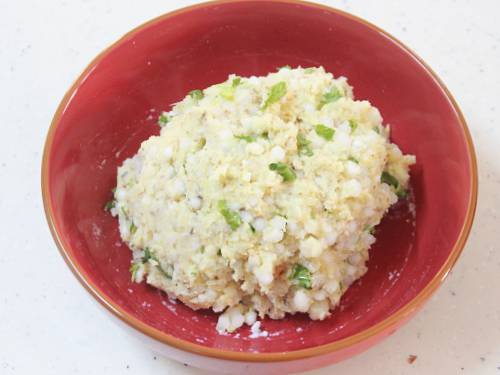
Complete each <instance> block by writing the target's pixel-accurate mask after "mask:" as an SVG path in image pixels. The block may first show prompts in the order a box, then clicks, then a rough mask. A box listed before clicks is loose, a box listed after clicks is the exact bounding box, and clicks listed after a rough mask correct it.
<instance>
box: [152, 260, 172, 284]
mask: <svg viewBox="0 0 500 375" xmlns="http://www.w3.org/2000/svg"><path fill="white" fill-rule="evenodd" d="M156 267H157V268H158V269H159V270H160V272H161V273H162V274H163V276H165V277H166V278H167V279H170V280H171V279H172V273H171V272H167V271H165V269H163V267H162V266H160V262H158V265H157V266H156Z"/></svg>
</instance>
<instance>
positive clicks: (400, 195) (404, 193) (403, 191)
mask: <svg viewBox="0 0 500 375" xmlns="http://www.w3.org/2000/svg"><path fill="white" fill-rule="evenodd" d="M396 195H397V196H398V198H406V196H407V195H408V190H406V189H403V188H402V187H401V186H400V187H399V189H398V190H396Z"/></svg>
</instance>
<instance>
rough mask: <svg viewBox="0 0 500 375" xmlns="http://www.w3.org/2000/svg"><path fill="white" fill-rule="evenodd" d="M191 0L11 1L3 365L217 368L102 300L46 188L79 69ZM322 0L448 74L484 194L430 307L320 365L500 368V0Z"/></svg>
mask: <svg viewBox="0 0 500 375" xmlns="http://www.w3.org/2000/svg"><path fill="white" fill-rule="evenodd" d="M193 3H196V2H195V1H159V0H155V1H153V0H149V1H140V2H136V1H132V0H121V1H119V0H86V1H83V0H81V1H69V0H68V1H64V0H52V1H50V0H49V1H35V0H33V1H28V0H25V1H7V0H0V35H2V37H1V38H0V103H1V104H0V119H1V129H2V135H1V136H0V179H1V184H0V212H2V215H1V216H0V228H1V234H0V245H1V251H0V269H1V272H0V321H1V322H2V323H1V324H0V374H5V375H7V374H37V375H42V374H86V375H91V374H99V375H105V374H141V375H144V374H204V373H205V372H203V371H202V370H198V369H194V368H191V367H188V366H185V365H183V364H179V363H176V362H173V361H170V360H168V359H165V358H162V357H159V356H157V355H156V354H155V353H153V352H151V351H150V350H148V349H147V348H146V347H144V346H143V345H142V344H141V343H139V342H138V341H136V340H135V339H134V338H132V337H130V336H129V335H128V334H127V333H126V332H125V331H123V330H122V329H121V328H119V327H118V326H117V325H115V324H113V323H112V322H111V321H110V320H109V318H108V317H107V316H106V315H105V314H104V313H103V312H102V311H101V310H100V308H99V307H98V306H97V304H95V303H93V302H92V301H91V298H90V297H89V296H88V295H87V293H86V292H85V291H84V289H83V288H82V287H81V286H80V285H79V283H78V282H77V281H76V279H75V278H74V277H73V275H72V274H71V272H70V271H69V270H68V268H67V267H66V266H65V264H64V262H63V260H62V258H61V256H60V255H59V253H58V251H57V249H56V246H55V244H54V242H53V241H52V238H51V236H50V234H49V230H48V227H47V225H46V222H45V217H44V214H43V207H42V201H41V193H40V164H41V157H42V148H43V142H44V138H45V135H46V132H47V129H48V127H49V124H50V121H51V118H52V115H53V113H54V111H55V110H56V107H57V105H58V103H59V101H60V100H61V99H62V96H63V95H64V93H65V91H66V90H67V89H68V87H69V86H70V84H71V83H72V81H73V80H74V79H75V78H76V77H77V76H78V75H79V73H80V72H81V71H82V70H83V68H84V67H85V66H86V65H87V64H88V63H89V62H90V60H91V59H92V58H93V57H94V56H95V55H96V54H97V53H99V52H100V51H101V50H103V49H104V48H105V47H106V46H108V45H109V44H110V43H112V42H114V41H115V40H116V39H118V38H119V37H120V36H121V35H122V34H124V33H125V32H127V31H129V30H130V29H132V28H133V27H135V26H137V25H139V24H141V23H143V22H145V21H147V20H149V19H151V18H153V17H156V16H157V15H160V14H162V13H165V12H167V11H170V10H172V9H175V8H178V7H182V6H186V5H189V4H193ZM323 3H325V4H329V5H331V6H334V7H338V8H341V9H344V10H346V11H348V12H351V13H354V14H356V15H358V16H360V17H362V18H365V19H367V20H368V21H371V22H373V23H375V24H376V25H378V26H380V27H382V28H383V29H385V30H386V31H388V32H389V33H391V34H393V35H394V36H396V37H397V38H398V39H400V40H401V41H403V43H405V44H407V45H408V46H410V47H411V48H412V49H413V50H414V51H416V52H417V53H418V54H419V55H420V56H421V57H422V58H423V59H424V60H425V61H426V62H427V63H429V65H430V66H431V67H432V68H433V69H434V70H435V71H436V72H437V73H438V75H439V76H440V77H441V78H442V79H443V80H444V82H445V83H446V84H447V86H448V87H449V89H450V90H451V92H452V93H453V94H454V95H455V98H456V99H457V101H458V103H459V105H460V106H461V108H462V110H463V112H464V115H465V117H466V119H467V121H468V124H469V127H470V130H471V132H472V136H473V139H474V142H475V146H476V151H477V156H478V165H479V202H478V209H477V214H476V220H475V223H474V226H473V229H472V233H471V235H470V238H469V241H468V243H467V246H466V248H465V251H464V253H463V255H462V257H461V258H460V259H459V262H458V264H457V265H456V267H455V268H454V270H453V272H452V273H451V275H450V276H449V278H448V279H447V280H446V282H445V283H444V285H443V287H442V288H440V290H439V291H438V292H437V293H436V294H435V296H434V297H433V298H432V300H431V301H430V302H429V303H427V304H426V305H425V307H424V308H423V310H422V311H421V312H420V313H418V314H417V316H416V317H415V318H414V319H413V320H411V321H410V322H409V323H408V324H406V325H405V326H404V327H403V328H402V329H400V330H399V331H398V332H396V333H395V334H394V335H392V336H391V337H389V338H388V339H387V340H385V341H383V342H382V343H380V344H379V345H377V346H376V347H374V348H372V349H370V350H369V351H367V352H365V353H363V354H361V355H359V356H357V357H355V358H352V359H349V360H347V361H345V362H342V363H340V364H337V365H333V366H330V367H327V368H324V369H320V370H316V371H312V372H310V374H316V375H319V374H350V375H362V374H363V375H364V374H367V373H371V374H384V375H390V374H479V375H493V374H495V375H500V291H499V285H500V245H499V243H500V230H499V224H500V204H499V203H500V122H499V120H498V118H499V117H500V100H499V98H500V21H499V19H498V15H499V14H500V2H499V1H496V0H490V1H487V0H482V1H476V2H474V1H466V0H456V1H448V0H447V1H442V0H438V1H436V0H434V1H431V0H422V1H412V2H410V1H404V2H403V1H395V0H388V1H384V2H383V5H381V4H382V2H376V1H370V0H364V1H362V0H356V1H323ZM409 355H415V356H417V359H416V360H415V361H414V362H413V363H412V364H410V363H409V362H408V357H409Z"/></svg>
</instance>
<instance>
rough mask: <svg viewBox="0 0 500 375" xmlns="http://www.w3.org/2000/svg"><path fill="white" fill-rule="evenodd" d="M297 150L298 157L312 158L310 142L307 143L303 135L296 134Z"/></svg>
mask: <svg viewBox="0 0 500 375" xmlns="http://www.w3.org/2000/svg"><path fill="white" fill-rule="evenodd" d="M297 150H298V151H299V154H300V155H306V156H312V155H313V151H312V148H311V141H308V140H307V139H306V137H304V135H303V134H301V133H299V134H297Z"/></svg>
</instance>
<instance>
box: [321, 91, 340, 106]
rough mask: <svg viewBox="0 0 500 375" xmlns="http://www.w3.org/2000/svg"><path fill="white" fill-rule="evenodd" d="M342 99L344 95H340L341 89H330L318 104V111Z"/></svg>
mask: <svg viewBox="0 0 500 375" xmlns="http://www.w3.org/2000/svg"><path fill="white" fill-rule="evenodd" d="M341 97H342V94H341V93H340V91H339V89H338V88H336V87H335V86H334V87H332V88H331V89H330V91H328V92H327V93H325V94H323V97H322V98H321V101H320V102H319V104H318V109H321V108H323V106H325V105H326V104H328V103H333V102H335V101H337V100H339V99H340V98H341Z"/></svg>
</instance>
